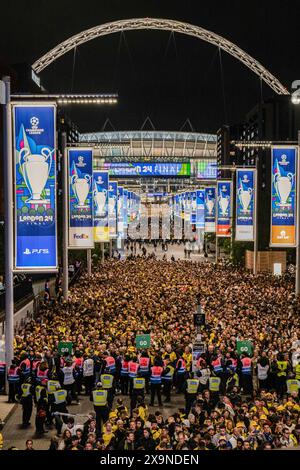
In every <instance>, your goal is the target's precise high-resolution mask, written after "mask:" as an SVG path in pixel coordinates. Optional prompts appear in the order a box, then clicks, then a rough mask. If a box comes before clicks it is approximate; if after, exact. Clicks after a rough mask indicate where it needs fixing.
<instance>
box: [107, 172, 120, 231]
mask: <svg viewBox="0 0 300 470" xmlns="http://www.w3.org/2000/svg"><path fill="white" fill-rule="evenodd" d="M108 226H109V237H110V238H117V237H118V183H117V182H116V181H109V185H108Z"/></svg>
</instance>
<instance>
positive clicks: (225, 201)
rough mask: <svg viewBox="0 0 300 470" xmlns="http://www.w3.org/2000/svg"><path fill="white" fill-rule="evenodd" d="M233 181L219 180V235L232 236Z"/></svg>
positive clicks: (217, 232) (217, 231)
mask: <svg viewBox="0 0 300 470" xmlns="http://www.w3.org/2000/svg"><path fill="white" fill-rule="evenodd" d="M231 186H232V184H231V181H218V182H217V194H218V203H217V230H216V234H217V237H230V236H231V209H232V204H231V195H232V191H231Z"/></svg>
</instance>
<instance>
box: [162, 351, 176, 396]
mask: <svg viewBox="0 0 300 470" xmlns="http://www.w3.org/2000/svg"><path fill="white" fill-rule="evenodd" d="M164 366H165V367H164V370H163V373H162V377H161V378H162V383H163V394H164V395H165V397H166V398H165V401H164V402H165V403H170V401H171V390H172V384H173V377H174V372H175V368H174V367H173V366H172V364H171V361H170V356H169V355H166V356H165V359H164Z"/></svg>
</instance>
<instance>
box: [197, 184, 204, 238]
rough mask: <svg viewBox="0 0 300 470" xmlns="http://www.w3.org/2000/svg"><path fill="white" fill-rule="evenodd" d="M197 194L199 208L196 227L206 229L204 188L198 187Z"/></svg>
mask: <svg viewBox="0 0 300 470" xmlns="http://www.w3.org/2000/svg"><path fill="white" fill-rule="evenodd" d="M196 194H197V210H196V228H200V229H202V230H203V229H204V227H205V218H204V195H205V193H204V189H198V190H197V191H196Z"/></svg>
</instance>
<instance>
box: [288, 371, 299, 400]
mask: <svg viewBox="0 0 300 470" xmlns="http://www.w3.org/2000/svg"><path fill="white" fill-rule="evenodd" d="M286 388H287V393H288V394H289V395H290V394H291V393H293V392H297V394H298V393H299V389H300V381H299V380H297V379H296V377H294V376H293V374H290V376H289V378H288V379H287V381H286Z"/></svg>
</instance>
